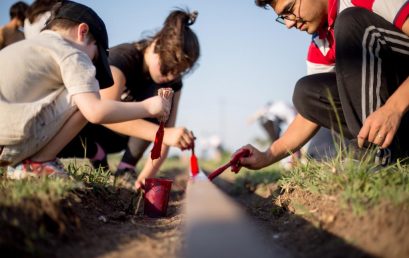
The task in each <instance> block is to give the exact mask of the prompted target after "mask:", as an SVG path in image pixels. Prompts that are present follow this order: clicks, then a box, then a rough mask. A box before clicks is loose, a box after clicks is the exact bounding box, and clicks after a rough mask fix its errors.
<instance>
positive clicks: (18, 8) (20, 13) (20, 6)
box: [10, 1, 28, 22]
mask: <svg viewBox="0 0 409 258" xmlns="http://www.w3.org/2000/svg"><path fill="white" fill-rule="evenodd" d="M27 9H28V4H26V3H24V2H21V1H20V2H17V3H15V4H13V5H12V6H11V7H10V19H13V18H15V17H17V19H19V20H20V21H22V22H23V21H24V19H25V18H26V11H27Z"/></svg>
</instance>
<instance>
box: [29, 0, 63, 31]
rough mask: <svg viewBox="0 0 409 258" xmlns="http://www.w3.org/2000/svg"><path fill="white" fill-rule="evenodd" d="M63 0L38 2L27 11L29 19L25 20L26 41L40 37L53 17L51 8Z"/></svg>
mask: <svg viewBox="0 0 409 258" xmlns="http://www.w3.org/2000/svg"><path fill="white" fill-rule="evenodd" d="M61 1H62V0H36V1H34V2H33V3H32V4H31V5H30V6H29V7H28V10H27V17H26V19H25V20H24V36H25V37H26V39H29V38H32V37H33V36H35V35H38V34H39V33H40V31H41V30H42V29H43V28H44V27H45V23H46V22H47V20H48V18H50V15H51V8H52V7H53V5H54V4H56V3H58V2H61Z"/></svg>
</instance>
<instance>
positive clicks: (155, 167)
mask: <svg viewBox="0 0 409 258" xmlns="http://www.w3.org/2000/svg"><path fill="white" fill-rule="evenodd" d="M168 153H169V147H167V146H166V145H162V151H161V156H160V158H159V159H157V160H154V161H152V160H151V159H147V160H146V162H145V165H144V167H143V169H142V171H141V173H140V174H139V176H138V180H139V181H142V180H144V179H145V178H148V177H153V176H155V175H156V173H157V172H158V171H159V168H160V167H161V166H162V164H163V162H165V160H166V158H167V156H168Z"/></svg>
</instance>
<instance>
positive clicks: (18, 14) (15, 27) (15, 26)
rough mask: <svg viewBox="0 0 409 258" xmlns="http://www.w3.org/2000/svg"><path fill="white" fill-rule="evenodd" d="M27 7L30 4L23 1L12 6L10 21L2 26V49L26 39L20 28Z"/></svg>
mask: <svg viewBox="0 0 409 258" xmlns="http://www.w3.org/2000/svg"><path fill="white" fill-rule="evenodd" d="M27 8H28V5H27V4H26V3H25V2H21V1H20V2H17V3H15V4H13V5H12V6H11V7H10V21H9V22H8V23H7V24H6V25H4V26H3V27H2V28H0V49H3V48H4V47H6V46H8V45H10V44H13V43H15V42H17V41H20V40H23V39H24V33H23V32H22V31H21V30H20V28H21V27H22V26H23V23H24V19H25V17H26V10H27Z"/></svg>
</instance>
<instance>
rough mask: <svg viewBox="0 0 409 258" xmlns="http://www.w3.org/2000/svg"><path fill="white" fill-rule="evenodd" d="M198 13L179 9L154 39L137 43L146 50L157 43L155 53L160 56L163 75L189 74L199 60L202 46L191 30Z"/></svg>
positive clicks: (167, 20) (167, 19)
mask: <svg viewBox="0 0 409 258" xmlns="http://www.w3.org/2000/svg"><path fill="white" fill-rule="evenodd" d="M197 15H198V12H196V11H194V12H191V13H190V12H189V11H188V10H182V9H177V10H174V11H172V12H171V13H170V14H169V16H168V17H167V18H166V20H165V22H164V24H163V28H162V29H161V30H160V31H159V32H158V33H156V34H155V35H154V36H153V37H151V38H149V39H147V40H143V41H140V42H138V43H137V47H138V46H139V48H141V47H142V48H144V49H146V47H147V46H148V45H149V44H151V43H152V42H153V41H156V45H155V49H154V52H155V53H157V54H158V55H159V58H160V62H161V67H160V69H161V73H162V74H163V75H168V74H173V75H179V74H180V73H184V72H188V71H189V70H190V69H191V68H192V67H193V66H194V64H195V63H196V61H197V60H198V59H199V56H200V45H199V40H198V38H197V36H196V34H195V33H194V32H193V31H192V30H191V29H190V26H191V25H193V24H194V23H195V21H196V18H197Z"/></svg>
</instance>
